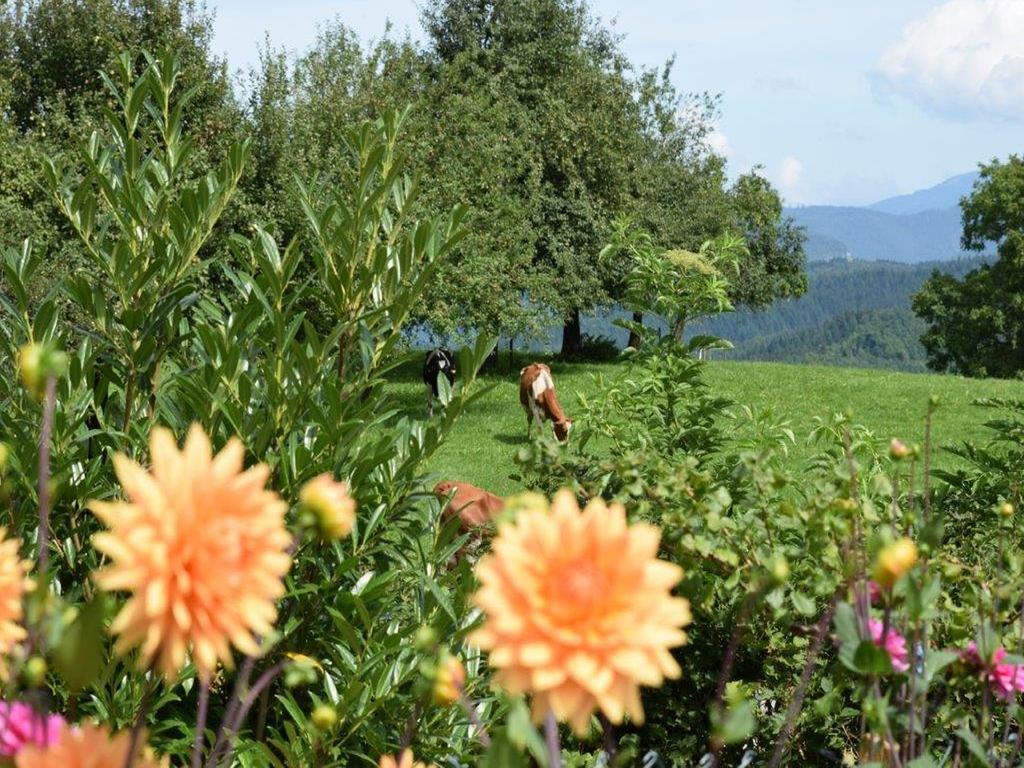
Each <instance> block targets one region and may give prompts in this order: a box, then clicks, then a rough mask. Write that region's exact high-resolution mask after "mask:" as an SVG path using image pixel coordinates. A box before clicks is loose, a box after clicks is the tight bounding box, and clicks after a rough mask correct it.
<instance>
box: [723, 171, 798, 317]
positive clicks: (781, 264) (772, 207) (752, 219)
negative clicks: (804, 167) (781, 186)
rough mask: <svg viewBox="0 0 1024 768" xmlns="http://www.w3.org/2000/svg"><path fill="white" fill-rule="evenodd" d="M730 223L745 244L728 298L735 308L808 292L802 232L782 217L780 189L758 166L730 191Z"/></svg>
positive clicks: (758, 306)
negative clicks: (777, 189)
mask: <svg viewBox="0 0 1024 768" xmlns="http://www.w3.org/2000/svg"><path fill="white" fill-rule="evenodd" d="M729 198H730V204H731V224H732V226H734V227H735V228H736V229H737V230H738V231H739V232H740V234H741V235H742V236H743V239H744V240H745V241H746V244H747V251H746V253H745V254H744V256H743V260H742V262H741V263H740V268H739V276H738V277H737V279H736V280H735V281H734V282H733V284H732V288H731V290H730V294H729V295H730V297H731V298H732V300H733V301H734V302H735V303H736V305H737V306H744V307H748V308H750V309H764V308H765V307H767V306H769V305H770V304H771V303H772V302H773V301H775V300H777V299H785V298H794V297H797V296H802V295H803V294H804V293H805V292H806V291H807V274H806V272H805V265H806V261H807V258H806V255H805V254H804V241H805V240H806V236H805V235H804V232H803V230H802V229H801V228H800V227H798V226H797V225H796V224H795V223H794V222H793V220H792V219H791V218H789V217H787V216H783V213H782V200H781V198H780V197H779V193H778V192H777V191H776V190H775V189H774V187H772V185H771V182H769V181H768V180H767V179H766V178H765V177H764V176H761V175H760V174H759V173H758V172H757V170H756V169H755V170H754V171H751V172H750V173H746V174H744V175H742V176H740V177H739V178H738V179H737V180H736V182H735V183H734V184H733V185H732V187H731V188H730V190H729Z"/></svg>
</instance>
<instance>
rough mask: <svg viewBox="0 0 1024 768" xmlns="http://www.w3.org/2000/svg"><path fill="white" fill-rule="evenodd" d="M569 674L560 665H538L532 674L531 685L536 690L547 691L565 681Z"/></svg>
mask: <svg viewBox="0 0 1024 768" xmlns="http://www.w3.org/2000/svg"><path fill="white" fill-rule="evenodd" d="M567 677H568V675H567V674H566V672H565V670H564V669H559V668H558V667H537V668H534V669H533V671H532V673H531V674H530V682H531V687H532V688H533V689H534V690H539V691H546V690H548V689H550V688H554V687H555V686H558V685H561V684H562V683H564V682H565V680H566V678H567Z"/></svg>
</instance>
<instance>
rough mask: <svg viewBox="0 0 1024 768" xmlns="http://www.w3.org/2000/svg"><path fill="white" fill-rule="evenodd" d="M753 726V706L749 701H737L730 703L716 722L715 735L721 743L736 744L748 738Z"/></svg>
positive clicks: (754, 724)
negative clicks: (719, 720)
mask: <svg viewBox="0 0 1024 768" xmlns="http://www.w3.org/2000/svg"><path fill="white" fill-rule="evenodd" d="M755 726H756V721H755V720H754V708H753V707H752V706H751V704H750V702H749V701H746V700H744V701H739V702H736V703H735V704H731V705H730V706H729V708H728V709H727V710H726V712H725V715H724V716H723V717H722V719H721V722H719V723H716V725H715V735H716V736H717V738H718V739H719V740H720V741H721V742H722V743H723V744H738V743H739V742H741V741H745V740H746V739H748V738H750V734H752V733H753V732H754V727H755Z"/></svg>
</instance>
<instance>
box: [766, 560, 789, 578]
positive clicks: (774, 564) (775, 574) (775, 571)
mask: <svg viewBox="0 0 1024 768" xmlns="http://www.w3.org/2000/svg"><path fill="white" fill-rule="evenodd" d="M768 572H769V573H771V575H772V579H773V580H774V581H775V583H776V584H784V583H785V582H786V579H788V578H789V561H788V560H786V558H785V557H783V556H782V555H776V556H775V557H773V558H772V559H771V562H770V563H769V565H768Z"/></svg>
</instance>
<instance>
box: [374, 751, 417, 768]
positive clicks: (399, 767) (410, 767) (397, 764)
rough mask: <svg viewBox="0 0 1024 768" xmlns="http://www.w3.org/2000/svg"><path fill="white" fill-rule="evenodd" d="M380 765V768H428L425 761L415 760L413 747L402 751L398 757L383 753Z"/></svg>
mask: <svg viewBox="0 0 1024 768" xmlns="http://www.w3.org/2000/svg"><path fill="white" fill-rule="evenodd" d="M378 765H379V768H426V765H424V764H423V763H420V762H414V760H413V756H412V750H411V749H407V750H405V751H404V752H402V754H401V755H400V756H399V757H398V758H397V759H396V758H394V757H392V756H391V755H382V756H381V758H380V763H379V764H378Z"/></svg>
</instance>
